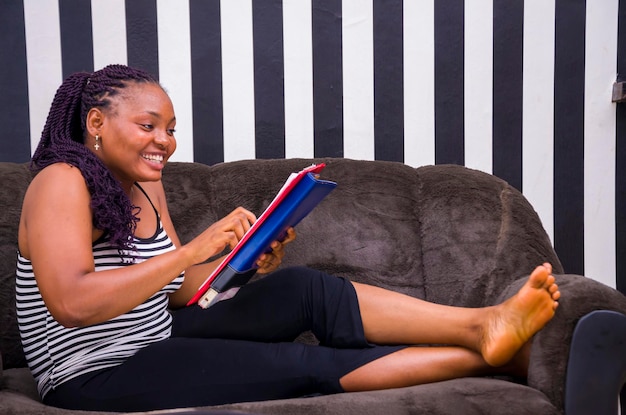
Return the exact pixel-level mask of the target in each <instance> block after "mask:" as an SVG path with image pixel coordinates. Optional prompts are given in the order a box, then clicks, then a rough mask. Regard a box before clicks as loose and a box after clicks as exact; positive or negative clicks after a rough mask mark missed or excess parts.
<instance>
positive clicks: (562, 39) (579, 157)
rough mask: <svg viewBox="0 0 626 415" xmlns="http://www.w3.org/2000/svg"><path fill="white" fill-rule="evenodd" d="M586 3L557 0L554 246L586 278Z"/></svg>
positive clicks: (567, 265) (568, 267)
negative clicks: (584, 162)
mask: <svg viewBox="0 0 626 415" xmlns="http://www.w3.org/2000/svg"><path fill="white" fill-rule="evenodd" d="M585 12H586V4H585V0H556V19H555V20H556V26H555V60H554V73H555V76H554V114H555V115H554V147H555V148H554V150H555V151H554V245H555V249H556V251H557V253H558V255H559V258H560V259H561V262H562V263H563V266H564V268H565V271H566V272H568V273H575V274H581V275H582V274H584V269H585V267H584V187H583V186H584V166H583V161H584V115H585V114H584V110H585Z"/></svg>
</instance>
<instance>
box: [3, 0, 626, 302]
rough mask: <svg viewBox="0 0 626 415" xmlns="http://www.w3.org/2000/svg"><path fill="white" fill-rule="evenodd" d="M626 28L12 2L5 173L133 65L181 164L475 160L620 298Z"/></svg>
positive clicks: (597, 19)
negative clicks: (152, 93)
mask: <svg viewBox="0 0 626 415" xmlns="http://www.w3.org/2000/svg"><path fill="white" fill-rule="evenodd" d="M618 15H619V16H621V18H620V19H618ZM625 32H626V0H602V1H590V2H585V1H584V0H527V1H521V0H465V1H463V0H437V1H435V0H404V1H402V0H343V1H341V0H282V1H280V0H263V1H260V0H255V1H251V0H222V1H218V0H188V1H184V0H182V1H181V0H126V1H124V0H91V1H85V0H24V1H23V2H22V1H13V0H9V1H4V2H2V3H1V4H0V62H1V63H2V65H0V91H2V94H0V125H2V126H3V127H4V134H2V137H1V138H0V161H16V162H22V161H26V160H28V158H29V156H30V153H31V151H33V149H34V148H35V146H36V143H37V141H38V139H39V135H40V132H41V129H42V127H43V124H44V121H45V117H46V115H47V110H48V107H49V104H50V102H51V100H52V97H53V95H54V92H55V90H56V88H57V87H58V85H59V84H60V83H61V81H62V80H63V79H64V77H66V76H67V75H68V74H69V73H71V72H74V71H77V70H87V71H92V70H94V69H99V68H101V67H103V66H104V65H106V64H109V63H127V64H130V65H135V66H139V67H142V68H144V69H147V70H149V71H151V72H153V73H155V74H156V75H157V76H158V77H159V79H160V81H161V83H162V84H163V85H164V87H165V88H166V89H167V90H168V91H169V93H170V95H171V97H172V100H173V102H174V105H175V108H176V111H177V119H178V125H177V137H178V141H179V145H178V150H177V153H176V155H175V157H174V159H175V160H179V161H198V162H202V163H207V164H213V163H217V162H221V161H231V160H238V159H248V158H275V157H278V158H282V157H314V156H335V157H349V158H357V159H384V160H395V161H400V162H404V163H406V164H409V165H412V166H418V165H424V164H433V163H457V164H463V165H466V166H469V167H472V168H476V169H480V170H483V171H486V172H489V173H493V174H496V175H498V176H499V177H502V178H503V179H505V180H507V181H509V182H510V183H511V184H512V185H514V186H516V187H517V188H518V189H520V190H522V191H523V193H524V194H525V195H526V196H527V197H528V198H529V200H530V201H531V203H533V205H534V206H535V208H536V209H537V211H538V213H539V214H540V217H541V218H542V221H543V223H544V226H545V227H546V229H547V231H548V233H549V234H550V236H551V238H552V240H553V242H554V244H555V247H556V249H557V252H558V253H559V255H560V257H561V259H562V261H563V263H564V266H565V268H566V271H568V272H572V273H579V274H584V275H587V276H589V277H591V278H594V279H597V280H599V281H602V282H604V283H606V284H608V285H611V286H614V287H615V286H617V287H618V288H620V289H622V290H624V289H625V288H626V273H625V272H624V269H625V267H626V236H625V234H626V232H624V229H625V228H626V221H625V220H624V219H625V218H626V197H625V195H626V192H625V189H626V184H625V183H624V181H625V178H626V175H625V174H624V173H625V170H626V150H625V149H624V147H625V144H626V141H625V137H626V110H625V109H624V105H626V104H619V105H616V104H614V103H612V102H611V88H612V85H613V83H614V82H615V81H616V79H617V77H618V73H619V74H620V76H623V74H624V73H626V37H625ZM618 69H619V70H618Z"/></svg>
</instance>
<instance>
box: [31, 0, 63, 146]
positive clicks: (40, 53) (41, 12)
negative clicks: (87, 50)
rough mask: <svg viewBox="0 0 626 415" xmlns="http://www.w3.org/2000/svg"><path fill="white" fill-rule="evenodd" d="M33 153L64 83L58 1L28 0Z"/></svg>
mask: <svg viewBox="0 0 626 415" xmlns="http://www.w3.org/2000/svg"><path fill="white" fill-rule="evenodd" d="M24 23H25V32H26V33H25V34H26V60H27V62H28V65H27V66H28V107H29V117H30V143H31V146H30V148H31V154H32V152H34V151H35V148H36V147H37V144H38V143H39V139H40V138H41V132H42V131H43V127H44V124H45V122H46V118H47V117H48V111H49V110H50V104H51V103H52V99H53V98H54V94H55V92H56V90H57V89H58V88H59V86H60V85H61V82H63V70H62V63H61V29H60V23H59V5H58V2H57V0H24Z"/></svg>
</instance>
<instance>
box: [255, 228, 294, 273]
mask: <svg viewBox="0 0 626 415" xmlns="http://www.w3.org/2000/svg"><path fill="white" fill-rule="evenodd" d="M294 239H296V231H295V230H294V229H293V228H289V229H287V236H286V237H285V238H284V239H283V240H282V241H274V242H272V245H270V248H271V249H272V250H271V251H270V252H267V253H265V254H263V255H261V256H260V257H259V259H258V261H257V262H256V264H257V266H258V267H259V268H258V269H257V272H258V273H260V274H268V273H270V272H272V271H274V270H276V268H278V266H279V265H280V264H281V262H282V260H283V257H284V256H285V245H287V244H288V243H289V242H291V241H293V240H294Z"/></svg>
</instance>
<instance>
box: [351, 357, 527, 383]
mask: <svg viewBox="0 0 626 415" xmlns="http://www.w3.org/2000/svg"><path fill="white" fill-rule="evenodd" d="M529 349H530V348H529V347H524V348H523V350H521V351H520V352H519V353H518V354H517V355H516V356H515V357H514V358H513V359H512V360H510V361H509V362H508V363H507V364H506V365H503V366H501V367H493V366H490V365H488V364H487V362H485V360H484V359H483V358H482V356H481V355H480V354H479V353H476V352H474V351H471V350H469V349H466V348H463V347H409V348H406V349H402V350H400V351H397V352H395V353H392V354H389V355H386V356H383V357H381V358H379V359H377V360H374V361H372V362H370V363H367V364H365V365H363V366H361V367H359V368H358V369H355V370H354V371H352V372H350V373H348V374H346V375H345V376H343V377H342V378H341V379H340V384H341V386H342V387H343V389H344V390H345V391H346V392H355V391H366V390H379V389H388V388H399V387H405V386H413V385H421V384H424V383H430V382H440V381H444V380H450V379H456V378H460V377H467V376H485V375H496V374H506V375H508V376H516V377H520V378H521V377H526V376H527V368H528V357H529V356H528V353H529V351H530V350H529Z"/></svg>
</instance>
